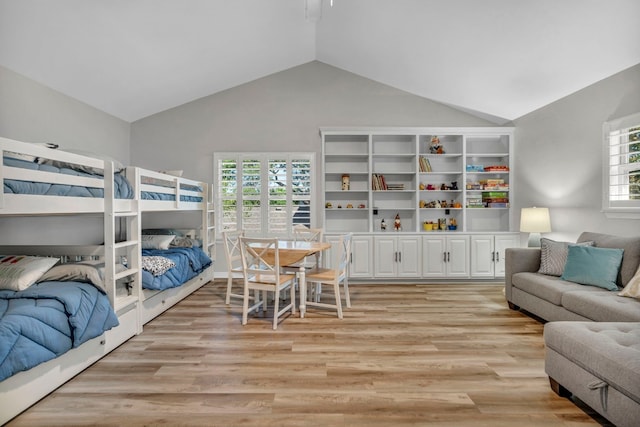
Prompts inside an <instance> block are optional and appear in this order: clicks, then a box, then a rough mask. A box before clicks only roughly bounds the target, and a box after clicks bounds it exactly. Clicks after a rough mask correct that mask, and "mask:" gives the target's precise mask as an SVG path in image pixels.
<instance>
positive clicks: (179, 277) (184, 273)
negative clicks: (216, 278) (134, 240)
mask: <svg viewBox="0 0 640 427" xmlns="http://www.w3.org/2000/svg"><path fill="white" fill-rule="evenodd" d="M142 255H143V256H163V257H165V258H169V259H170V260H172V261H173V262H175V263H176V266H175V267H173V268H170V269H169V270H168V271H167V272H166V273H164V274H162V275H160V276H154V275H153V274H151V273H150V272H148V271H146V270H142V287H143V288H145V289H154V290H163V289H169V288H175V287H177V286H180V285H182V284H183V283H185V282H186V281H188V280H191V279H193V278H194V277H196V276H197V275H198V274H199V273H201V272H202V271H204V270H205V269H206V268H207V267H209V266H210V265H211V263H212V261H211V258H209V256H208V255H207V254H206V253H205V252H204V251H203V250H202V249H200V248H197V247H193V248H169V249H143V250H142Z"/></svg>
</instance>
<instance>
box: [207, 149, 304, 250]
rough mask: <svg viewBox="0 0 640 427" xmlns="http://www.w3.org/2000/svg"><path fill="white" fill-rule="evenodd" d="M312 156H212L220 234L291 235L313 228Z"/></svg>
mask: <svg viewBox="0 0 640 427" xmlns="http://www.w3.org/2000/svg"><path fill="white" fill-rule="evenodd" d="M314 162H315V154H314V153H215V154H214V171H215V177H216V188H217V199H218V200H217V206H220V207H222V215H221V218H220V222H221V226H222V229H223V230H236V229H240V228H243V229H244V230H245V232H246V234H247V235H250V236H280V237H290V236H292V229H293V226H294V225H296V224H304V225H306V226H308V227H311V224H312V223H313V215H312V213H313V205H312V201H313V185H312V183H313V179H312V178H313V171H314Z"/></svg>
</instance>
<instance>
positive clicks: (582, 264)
mask: <svg viewBox="0 0 640 427" xmlns="http://www.w3.org/2000/svg"><path fill="white" fill-rule="evenodd" d="M622 253H623V250H622V249H617V248H616V249H613V248H592V247H588V246H577V245H569V253H568V254H567V263H566V265H565V266H564V271H563V272H562V276H560V278H561V279H562V280H568V281H569V282H575V283H580V284H581V285H590V286H597V287H599V288H604V289H606V290H608V291H616V290H618V285H617V284H616V278H617V277H618V272H619V271H620V263H621V262H622Z"/></svg>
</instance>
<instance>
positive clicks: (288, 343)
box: [8, 281, 606, 427]
mask: <svg viewBox="0 0 640 427" xmlns="http://www.w3.org/2000/svg"><path fill="white" fill-rule="evenodd" d="M224 292H225V283H223V282H222V281H219V282H213V283H209V284H207V285H205V286H204V287H203V288H201V289H200V290H198V291H197V292H195V293H194V294H193V295H191V296H190V297H189V298H187V299H185V300H184V301H182V302H181V303H179V304H178V305H177V306H175V307H174V308H172V309H170V310H169V311H168V312H166V313H164V314H163V315H161V316H160V317H158V318H156V319H154V320H153V321H151V322H150V323H149V324H147V325H146V326H145V328H144V332H143V333H142V334H141V335H139V336H137V337H134V338H132V339H131V340H130V341H128V342H126V343H125V344H123V345H122V346H120V347H119V348H117V349H116V350H115V351H113V352H112V353H111V354H109V355H107V356H106V357H105V358H103V359H102V360H100V361H99V362H97V363H96V364H95V365H93V366H92V367H90V368H89V369H87V370H86V371H84V372H83V373H81V374H80V375H78V376H77V377H76V378H74V379H72V380H71V381H69V382H68V383H67V384H65V385H63V386H62V387H60V388H59V389H58V390H56V391H55V392H54V393H52V394H51V395H49V396H47V397H46V398H45V399H43V400H42V401H40V402H39V403H37V404H36V405H35V406H33V407H31V408H30V409H29V410H27V411H25V412H24V413H23V414H21V415H20V416H18V417H16V418H15V419H14V420H13V421H11V422H10V423H9V424H8V425H9V426H43V425H46V426H71V425H99V426H137V425H145V426H150V425H165V426H174V425H176V426H177V425H202V426H367V427H377V426H404V425H412V426H416V425H418V426H420V425H425V426H443V427H445V426H446V427H453V426H456V427H457V426H491V427H502V426H505V427H506V426H509V427H510V426H516V425H517V426H545V427H548V426H589V425H596V426H597V425H600V424H603V425H606V423H605V422H604V420H602V419H601V418H598V417H597V416H595V415H593V414H590V410H589V409H588V408H585V407H583V406H582V405H580V402H577V403H578V404H575V403H574V402H572V401H570V400H567V399H563V398H561V397H558V396H557V395H555V394H554V393H553V392H552V391H551V389H550V388H549V384H548V380H547V377H546V375H545V373H544V361H543V358H544V345H543V339H542V324H541V323H539V322H538V321H536V320H534V319H532V318H530V317H528V316H526V315H524V314H522V313H519V312H515V311H512V310H509V309H508V308H507V305H506V303H505V301H504V297H503V295H502V286H501V285H498V284H468V283H467V284H439V285H424V284H421V285H406V284H402V285H382V284H375V285H361V284H358V285H352V287H351V300H352V305H353V307H352V308H351V309H346V310H345V314H344V319H343V320H339V319H337V317H336V316H335V314H333V313H328V312H326V311H323V310H322V309H316V308H313V309H312V308H310V309H309V310H308V313H307V316H306V318H304V319H300V318H298V317H288V318H286V319H284V320H283V321H282V322H281V324H280V325H279V327H278V330H277V331H273V330H272V329H271V321H270V320H269V317H265V318H261V317H259V316H255V317H250V318H249V324H248V325H247V326H244V327H243V326H242V325H241V324H240V318H241V310H240V302H239V300H232V304H231V305H230V306H226V305H225V304H224ZM268 315H270V313H268Z"/></svg>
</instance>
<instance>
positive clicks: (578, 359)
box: [544, 322, 640, 401]
mask: <svg viewBox="0 0 640 427" xmlns="http://www.w3.org/2000/svg"><path fill="white" fill-rule="evenodd" d="M544 341H545V345H546V346H547V347H548V348H550V349H552V350H554V351H555V352H557V353H559V354H561V355H563V356H564V357H566V358H567V359H568V360H570V361H572V362H573V363H575V364H576V365H578V366H580V367H581V368H583V369H584V370H586V371H588V372H590V373H591V374H593V375H594V376H596V377H598V378H601V379H602V380H603V381H605V382H606V383H608V384H609V385H610V386H612V387H614V388H615V389H616V390H618V391H620V392H621V393H623V394H625V395H627V396H628V397H631V398H632V399H634V400H636V401H638V398H639V397H640V325H638V324H637V323H615V322H550V323H547V324H546V325H545V326H544Z"/></svg>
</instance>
